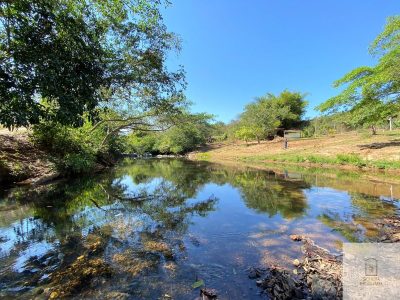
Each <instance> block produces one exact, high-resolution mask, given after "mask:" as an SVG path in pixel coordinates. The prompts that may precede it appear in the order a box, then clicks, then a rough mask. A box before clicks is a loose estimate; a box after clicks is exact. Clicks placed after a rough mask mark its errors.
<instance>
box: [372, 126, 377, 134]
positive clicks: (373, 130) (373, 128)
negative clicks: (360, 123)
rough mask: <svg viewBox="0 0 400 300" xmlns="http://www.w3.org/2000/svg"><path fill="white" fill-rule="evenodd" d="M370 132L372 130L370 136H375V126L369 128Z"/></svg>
mask: <svg viewBox="0 0 400 300" xmlns="http://www.w3.org/2000/svg"><path fill="white" fill-rule="evenodd" d="M371 130H372V135H376V127H375V125H372V126H371Z"/></svg>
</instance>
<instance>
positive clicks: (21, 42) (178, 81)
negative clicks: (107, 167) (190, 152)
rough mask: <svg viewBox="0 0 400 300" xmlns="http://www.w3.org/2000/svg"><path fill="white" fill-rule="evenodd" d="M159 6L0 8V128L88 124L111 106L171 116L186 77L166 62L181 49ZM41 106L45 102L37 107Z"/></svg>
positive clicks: (142, 1)
mask: <svg viewBox="0 0 400 300" xmlns="http://www.w3.org/2000/svg"><path fill="white" fill-rule="evenodd" d="M160 5H161V1H158V0H157V1H153V0H127V1H120V0H106V1H105V0H90V1H79V0H67V1H63V0H36V1H31V0H14V1H2V2H1V3H0V12H1V14H0V21H1V23H2V26H1V27H0V82H1V84H0V98H1V99H2V100H1V102H0V123H1V124H3V125H5V126H7V127H13V126H29V125H31V124H38V123H39V122H40V121H41V120H43V119H44V120H51V121H58V122H59V123H61V124H66V125H74V126H81V125H82V124H83V123H84V119H85V118H86V117H85V113H89V116H90V118H91V119H92V120H96V119H97V117H98V114H99V112H100V111H101V109H100V103H101V108H103V107H104V105H105V103H109V102H110V101H113V100H115V99H124V102H125V105H126V104H127V102H136V106H137V107H140V108H141V109H142V111H145V110H147V109H150V108H157V109H160V110H169V109H171V108H172V107H173V105H172V106H171V103H170V102H169V101H168V99H170V98H171V97H172V98H173V97H175V98H181V97H180V95H181V94H182V89H183V88H184V86H185V83H184V80H183V78H184V77H183V71H182V70H178V71H177V72H170V71H168V70H167V68H166V65H165V60H166V56H167V53H168V52H169V51H170V50H179V42H178V41H177V39H176V37H175V36H174V35H173V34H171V33H170V32H168V31H167V30H166V27H165V25H164V24H163V22H162V18H161V15H160V12H159V6H160ZM38 100H41V101H38Z"/></svg>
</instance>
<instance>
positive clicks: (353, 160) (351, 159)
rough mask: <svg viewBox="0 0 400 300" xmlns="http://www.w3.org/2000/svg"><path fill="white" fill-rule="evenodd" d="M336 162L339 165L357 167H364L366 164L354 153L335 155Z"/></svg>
mask: <svg viewBox="0 0 400 300" xmlns="http://www.w3.org/2000/svg"><path fill="white" fill-rule="evenodd" d="M336 160H337V162H338V163H340V164H343V165H344V164H352V165H356V166H359V167H362V166H365V165H366V163H365V162H364V161H363V160H362V158H361V157H360V156H359V155H358V154H355V153H351V154H338V155H336Z"/></svg>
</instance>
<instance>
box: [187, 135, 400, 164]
mask: <svg viewBox="0 0 400 300" xmlns="http://www.w3.org/2000/svg"><path fill="white" fill-rule="evenodd" d="M399 150H400V131H399V130H397V131H386V132H380V133H379V134H378V135H370V134H368V133H367V132H363V131H361V132H350V133H345V134H340V135H334V136H324V137H318V138H307V139H300V140H293V141H289V148H288V149H283V147H282V140H281V139H275V140H273V141H264V142H261V143H252V144H246V143H225V144H223V143H219V144H212V145H209V146H208V147H206V148H204V149H202V150H201V151H199V152H197V153H192V154H191V155H190V157H191V158H194V159H198V160H209V161H224V160H225V161H240V162H246V163H272V164H274V163H276V164H282V163H285V164H298V165H303V166H323V167H333V168H343V169H349V168H352V169H371V170H377V171H379V170H388V171H394V172H398V171H400V151H399Z"/></svg>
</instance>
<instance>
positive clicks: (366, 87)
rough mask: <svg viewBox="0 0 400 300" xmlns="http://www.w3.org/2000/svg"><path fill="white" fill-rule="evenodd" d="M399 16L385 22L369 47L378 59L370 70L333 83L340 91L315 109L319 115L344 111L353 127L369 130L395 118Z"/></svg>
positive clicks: (399, 92) (399, 63)
mask: <svg viewBox="0 0 400 300" xmlns="http://www.w3.org/2000/svg"><path fill="white" fill-rule="evenodd" d="M399 37H400V16H394V17H390V18H388V21H387V24H386V26H385V29H384V31H383V32H382V33H381V34H380V35H378V37H377V38H376V39H375V40H374V41H373V43H372V44H371V47H370V52H371V54H373V55H376V56H377V57H378V59H379V60H378V63H377V64H376V65H375V66H373V67H367V66H362V67H359V68H356V69H354V70H352V71H350V72H349V73H347V74H346V75H345V76H344V77H343V78H341V79H339V80H337V81H336V82H335V83H334V86H335V87H341V86H343V85H344V86H345V88H344V89H343V91H342V92H341V93H340V94H339V95H337V96H335V97H332V98H330V99H328V100H327V101H326V102H324V103H322V104H321V105H319V106H318V107H317V109H318V110H320V111H321V112H328V113H333V112H337V111H348V112H349V114H348V117H349V120H350V121H351V122H352V123H355V124H361V125H365V126H371V127H372V130H373V133H375V131H376V130H375V127H374V126H375V125H376V124H377V123H379V122H386V119H387V118H388V117H393V116H396V115H397V111H398V108H399V99H400V98H399V97H400V79H399V76H398V73H399V71H400V69H399V66H400V43H399V41H400V39H399Z"/></svg>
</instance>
